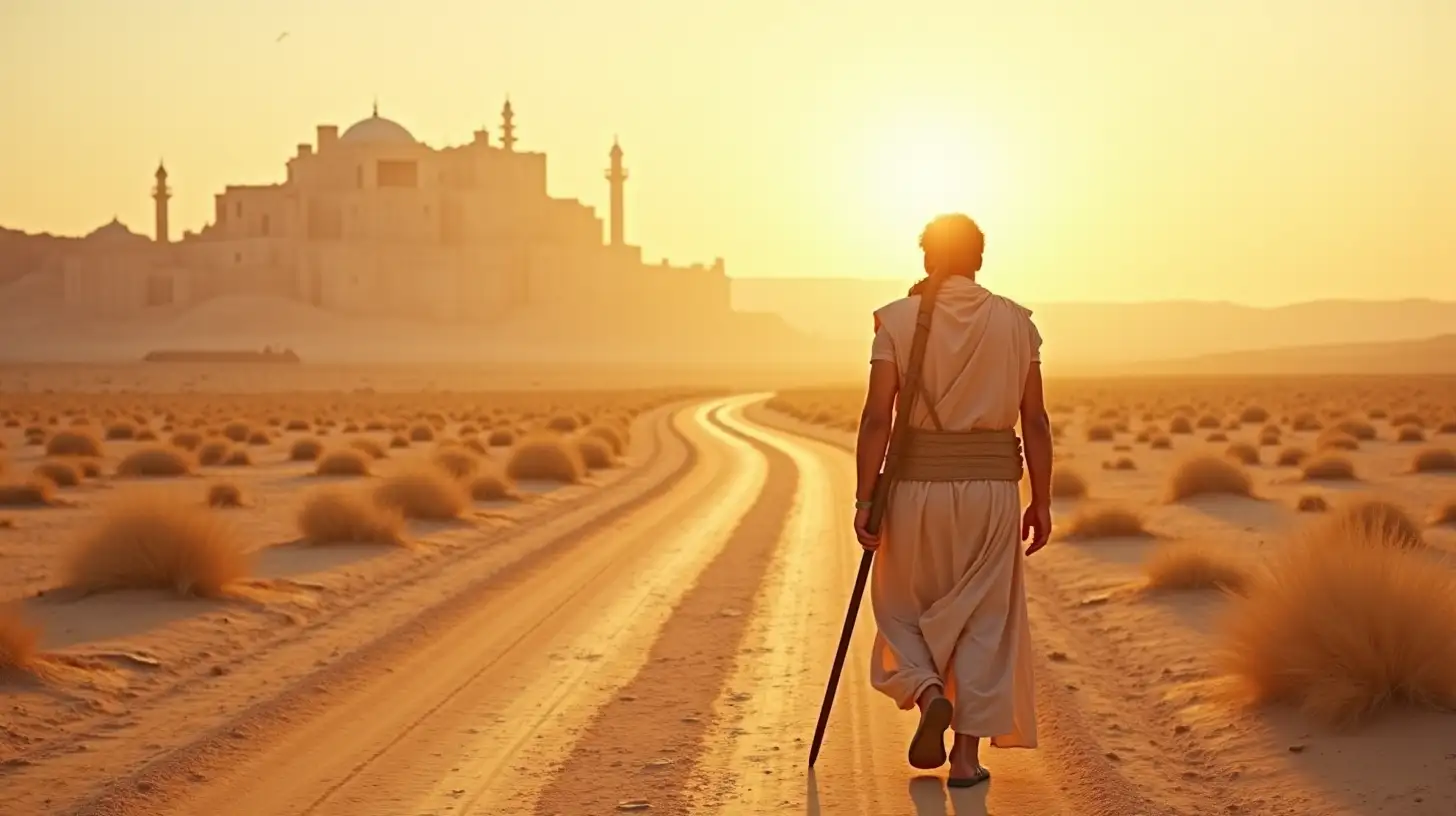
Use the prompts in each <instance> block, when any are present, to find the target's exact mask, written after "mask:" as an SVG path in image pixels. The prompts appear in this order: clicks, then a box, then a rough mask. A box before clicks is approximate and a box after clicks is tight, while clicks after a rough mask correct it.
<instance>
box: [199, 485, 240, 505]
mask: <svg viewBox="0 0 1456 816" xmlns="http://www.w3.org/2000/svg"><path fill="white" fill-rule="evenodd" d="M207 506H208V507H242V506H243V491H242V490H240V489H239V488H238V486H237V485H235V484H233V483H231V482H218V483H217V484H214V485H212V486H210V487H208V488H207Z"/></svg>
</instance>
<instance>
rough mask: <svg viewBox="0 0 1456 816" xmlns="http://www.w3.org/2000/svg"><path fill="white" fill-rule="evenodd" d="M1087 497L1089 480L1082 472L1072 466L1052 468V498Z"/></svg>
mask: <svg viewBox="0 0 1456 816" xmlns="http://www.w3.org/2000/svg"><path fill="white" fill-rule="evenodd" d="M1086 497H1087V480H1086V479H1084V478H1082V474H1080V473H1078V472H1077V471H1075V470H1072V469H1070V468H1058V467H1054V468H1052V498H1054V499H1084V498H1086Z"/></svg>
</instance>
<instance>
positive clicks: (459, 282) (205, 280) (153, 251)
mask: <svg viewBox="0 0 1456 816" xmlns="http://www.w3.org/2000/svg"><path fill="white" fill-rule="evenodd" d="M516 144H517V139H516V125H515V112H514V110H513V109H512V108H511V104H510V102H509V101H508V102H506V104H505V106H504V107H503V108H502V110H501V126H500V135H499V138H498V139H497V140H496V141H494V142H492V140H491V139H490V137H489V135H488V134H487V133H486V131H484V130H479V131H476V132H475V134H474V138H473V140H472V141H471V142H470V143H469V144H465V145H459V146H454V147H446V148H441V149H436V148H432V147H430V146H428V145H426V144H424V143H422V142H420V141H419V140H418V139H416V138H415V137H414V136H413V135H412V134H411V133H410V131H409V129H408V128H406V127H405V126H403V125H401V124H400V123H398V122H395V121H393V120H391V119H388V118H385V117H383V116H380V115H379V110H378V107H377V106H376V107H375V109H374V111H373V112H372V114H371V115H370V116H368V117H366V118H364V119H361V120H360V121H358V122H356V123H354V124H353V125H350V126H349V127H348V128H347V129H345V130H344V131H343V132H342V133H340V132H339V129H338V127H337V126H334V125H320V126H319V127H318V128H317V131H316V133H315V138H314V140H313V142H312V143H307V142H305V143H301V144H299V145H297V148H296V150H295V152H294V154H293V156H292V157H291V158H289V159H288V161H287V162H286V166H285V178H284V180H283V181H281V182H279V183H276V184H264V185H234V186H228V187H227V188H226V189H224V190H223V191H222V192H221V193H218V194H217V195H216V196H215V199H214V215H213V219H212V222H211V223H209V224H207V225H206V226H204V227H203V228H202V229H201V230H199V231H197V232H196V233H187V234H185V235H184V236H183V237H182V239H181V240H179V241H175V242H174V241H173V240H172V238H171V235H170V234H169V225H168V203H169V201H170V199H171V196H172V191H171V188H170V187H169V186H168V177H167V170H166V169H165V168H163V167H158V168H157V173H156V186H155V187H154V188H153V191H152V197H153V200H154V201H155V204H156V235H155V239H154V240H153V241H151V242H149V243H144V244H143V245H141V246H138V245H136V243H134V242H126V241H122V242H117V243H114V244H113V243H112V242H105V243H107V244H108V245H111V246H115V247H116V248H117V249H116V251H115V252H111V253H105V254H104V258H103V257H102V255H103V254H102V253H84V254H77V255H76V256H75V257H71V258H68V259H67V260H66V263H65V264H64V291H65V297H66V300H67V302H68V304H69V305H71V306H73V307H75V308H77V309H79V310H81V311H85V312H87V313H92V314H98V315H108V314H109V315H117V316H125V315H130V314H133V313H136V312H141V311H144V310H146V309H148V308H154V307H177V306H186V305H190V304H194V303H198V302H201V301H205V300H208V299H210V298H216V297H222V296H228V295H271V296H281V297H287V298H292V299H296V300H299V301H302V302H305V303H309V304H312V305H314V306H317V307H320V308H323V309H327V310H330V311H335V312H339V313H344V314H352V315H361V316H363V315H369V316H383V317H393V318H406V319H418V320H430V321H489V320H493V319H497V318H502V317H504V316H506V315H509V314H511V313H513V312H518V311H522V310H531V311H532V312H533V313H534V312H535V311H539V310H542V309H545V310H559V311H565V312H570V311H573V310H575V311H585V310H590V311H596V312H602V311H607V312H610V313H612V314H616V315H618V316H620V317H625V316H630V315H632V314H633V313H634V312H640V313H642V314H643V315H644V316H647V315H650V313H651V312H652V311H653V310H654V307H658V306H660V305H661V304H664V303H671V304H673V306H674V310H675V311H679V312H680V313H681V314H688V315H692V314H698V313H702V314H704V315H705V316H707V315H722V314H727V313H728V312H729V311H730V307H729V294H728V280H727V277H726V275H725V274H724V265H723V261H722V259H718V260H716V261H715V262H714V263H712V264H711V265H703V264H698V265H694V266H686V267H679V266H672V265H669V264H668V263H667V262H665V261H664V262H662V263H659V264H646V263H643V261H642V252H641V249H640V248H639V247H636V246H632V245H630V244H628V243H627V242H626V240H625V220H624V219H625V206H624V197H623V186H624V185H625V183H626V180H627V172H626V170H625V169H624V168H623V167H622V150H621V147H620V146H618V145H616V144H614V145H613V146H612V148H611V150H610V152H609V153H608V159H609V162H610V163H609V166H608V169H607V172H606V174H605V175H606V179H607V181H608V184H609V185H610V201H611V204H610V209H611V212H610V224H609V225H608V224H604V222H603V219H602V218H601V217H600V216H598V215H597V213H596V212H595V211H594V210H593V209H592V208H591V207H589V206H587V205H585V204H583V203H581V202H580V201H577V200H574V199H561V198H553V197H551V196H550V195H549V194H548V193H547V189H546V156H545V154H542V153H533V152H529V151H522V150H517V149H516ZM608 226H609V230H608ZM115 227H116V228H121V229H124V228H122V227H121V225H120V224H117V225H115ZM116 228H113V227H110V226H108V227H107V228H105V230H106V234H113V233H116V232H117V230H116ZM604 233H606V234H605V235H604ZM658 311H661V310H660V309H658Z"/></svg>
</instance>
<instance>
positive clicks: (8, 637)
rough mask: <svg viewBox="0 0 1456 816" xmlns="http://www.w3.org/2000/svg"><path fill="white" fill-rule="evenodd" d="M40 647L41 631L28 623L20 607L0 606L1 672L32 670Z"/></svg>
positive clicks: (11, 605) (12, 605)
mask: <svg viewBox="0 0 1456 816" xmlns="http://www.w3.org/2000/svg"><path fill="white" fill-rule="evenodd" d="M39 647H40V630H39V629H37V628H36V627H34V626H31V625H30V624H29V623H26V621H25V618H24V617H22V616H21V614H20V608H19V605H18V604H5V605H0V672H3V671H7V670H10V671H25V670H26V669H29V668H31V667H32V666H34V665H35V659H36V657H37V655H38V650H39Z"/></svg>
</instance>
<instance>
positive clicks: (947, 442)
mask: <svg viewBox="0 0 1456 816" xmlns="http://www.w3.org/2000/svg"><path fill="white" fill-rule="evenodd" d="M908 430H909V434H908V439H906V442H907V443H908V444H907V445H906V446H905V453H904V454H903V455H902V458H901V460H900V472H899V475H900V478H901V479H903V480H905V481H909V482H962V481H993V482H1019V481H1021V440H1020V439H1018V438H1017V437H1016V431H1014V430H1012V429H1010V428H1007V429H1005V430H999V431H992V430H973V431H931V430H925V429H921V428H911V429H908Z"/></svg>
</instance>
